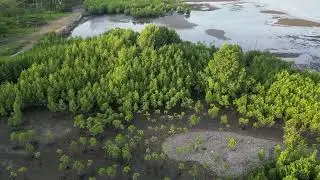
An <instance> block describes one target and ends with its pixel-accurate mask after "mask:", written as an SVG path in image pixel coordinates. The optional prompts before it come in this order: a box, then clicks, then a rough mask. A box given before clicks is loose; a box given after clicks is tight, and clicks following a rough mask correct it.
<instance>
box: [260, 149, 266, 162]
mask: <svg viewBox="0 0 320 180" xmlns="http://www.w3.org/2000/svg"><path fill="white" fill-rule="evenodd" d="M258 157H259V159H260V161H263V160H264V159H265V157H266V154H265V151H264V149H263V148H260V149H259V152H258Z"/></svg>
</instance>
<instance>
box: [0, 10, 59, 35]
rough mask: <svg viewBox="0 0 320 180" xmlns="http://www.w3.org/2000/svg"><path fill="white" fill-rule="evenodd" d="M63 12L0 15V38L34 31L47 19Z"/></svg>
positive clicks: (49, 19) (51, 18) (57, 16)
mask: <svg viewBox="0 0 320 180" xmlns="http://www.w3.org/2000/svg"><path fill="white" fill-rule="evenodd" d="M63 15H64V13H57V12H50V11H49V12H48V11H45V12H35V13H34V12H30V13H24V14H18V15H15V16H0V22H1V24H0V25H1V27H0V38H1V39H2V38H5V37H12V36H17V35H24V34H28V33H30V32H34V31H36V29H37V28H38V27H40V26H42V25H44V24H46V23H47V22H48V21H51V20H55V19H57V18H59V17H62V16H63Z"/></svg>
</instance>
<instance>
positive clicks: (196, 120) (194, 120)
mask: <svg viewBox="0 0 320 180" xmlns="http://www.w3.org/2000/svg"><path fill="white" fill-rule="evenodd" d="M199 122H200V118H199V117H198V116H197V115H192V116H191V117H190V118H189V126H190V127H192V126H195V125H197V124H199Z"/></svg>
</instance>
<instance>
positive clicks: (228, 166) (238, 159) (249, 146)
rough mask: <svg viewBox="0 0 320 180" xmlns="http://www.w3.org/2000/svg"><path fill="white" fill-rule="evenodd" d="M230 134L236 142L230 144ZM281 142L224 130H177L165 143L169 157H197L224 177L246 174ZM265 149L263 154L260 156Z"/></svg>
mask: <svg viewBox="0 0 320 180" xmlns="http://www.w3.org/2000/svg"><path fill="white" fill-rule="evenodd" d="M228 138H234V139H235V140H236V141H237V145H236V147H235V148H234V149H231V148H230V147H228V145H227V143H228ZM277 144H279V142H277V141H274V140H267V139H261V138H255V137H251V136H246V135H241V134H238V133H233V132H225V131H197V132H188V133H184V134H177V135H175V136H172V137H169V138H168V139H166V140H165V141H164V143H163V144H162V149H163V151H164V152H166V154H167V155H168V156H169V158H171V159H174V160H176V161H196V162H199V163H200V164H202V165H204V166H208V167H209V169H210V170H211V171H212V172H213V173H214V174H216V175H218V176H221V177H235V176H240V175H245V174H246V172H248V171H249V170H250V169H252V168H256V167H258V166H260V165H263V164H264V162H266V160H268V159H271V158H272V157H273V149H274V146H275V145H277ZM261 149H263V150H264V152H265V155H264V157H262V158H261V157H260V158H259V155H258V153H259V151H260V150H261Z"/></svg>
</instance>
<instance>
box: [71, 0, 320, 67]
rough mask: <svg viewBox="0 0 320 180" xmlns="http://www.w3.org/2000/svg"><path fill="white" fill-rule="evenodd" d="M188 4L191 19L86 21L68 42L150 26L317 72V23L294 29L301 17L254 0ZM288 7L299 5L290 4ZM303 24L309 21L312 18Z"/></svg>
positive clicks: (319, 44)
mask: <svg viewBox="0 0 320 180" xmlns="http://www.w3.org/2000/svg"><path fill="white" fill-rule="evenodd" d="M188 3H190V4H192V7H194V10H193V11H192V12H191V15H190V17H185V16H183V15H178V14H173V15H170V16H166V17H160V18H156V19H143V20H136V19H133V18H131V17H128V16H125V15H106V16H98V17H90V18H88V19H87V20H85V21H84V22H83V23H81V24H79V25H78V26H77V27H76V28H75V29H74V30H73V31H72V33H71V36H72V37H75V36H80V37H83V38H87V37H92V36H96V35H99V34H102V33H104V32H106V31H108V30H110V29H112V28H117V27H118V28H130V29H132V30H134V31H141V30H142V29H143V28H144V27H145V26H146V25H147V24H150V23H154V24H157V25H161V26H167V27H170V28H173V29H175V30H176V31H177V32H178V33H179V35H180V37H181V38H182V39H183V40H187V41H192V42H198V41H200V42H204V43H206V44H211V43H214V44H215V45H216V46H220V45H221V44H222V43H224V42H227V43H236V44H239V45H241V47H242V48H243V49H244V50H245V51H248V50H268V51H270V52H272V53H275V54H277V55H278V56H280V57H284V58H286V59H288V60H292V61H294V62H295V63H296V64H298V65H306V66H312V67H313V68H318V67H320V27H316V25H317V22H316V21H315V22H314V24H313V23H312V22H311V23H299V24H302V26H295V24H294V23H293V24H290V23H288V22H295V20H299V22H300V20H303V19H302V18H303V16H294V14H293V15H291V14H290V13H292V12H293V13H294V11H292V10H291V11H290V8H288V10H287V9H283V8H282V9H279V8H275V9H274V6H272V4H271V5H266V4H264V3H265V2H263V1H261V2H260V1H258V0H252V1H241V0H240V1H209V2H195V1H193V2H188ZM195 4H197V5H195ZM199 4H200V5H199ZM287 5H288V6H291V4H290V3H287ZM292 6H298V5H297V4H294V3H293V5H292ZM291 9H294V8H291ZM273 12H277V13H273ZM316 18H317V17H315V18H314V19H316ZM283 19H285V20H286V21H285V22H286V23H284V24H282V23H281V22H282V21H283ZM288 19H289V21H288ZM290 19H292V20H291V21H290ZM308 20H311V21H313V19H312V18H308ZM316 20H317V19H316ZM304 24H306V25H305V26H304Z"/></svg>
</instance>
